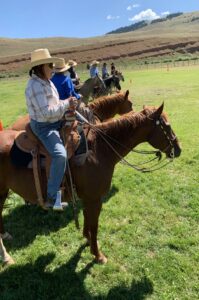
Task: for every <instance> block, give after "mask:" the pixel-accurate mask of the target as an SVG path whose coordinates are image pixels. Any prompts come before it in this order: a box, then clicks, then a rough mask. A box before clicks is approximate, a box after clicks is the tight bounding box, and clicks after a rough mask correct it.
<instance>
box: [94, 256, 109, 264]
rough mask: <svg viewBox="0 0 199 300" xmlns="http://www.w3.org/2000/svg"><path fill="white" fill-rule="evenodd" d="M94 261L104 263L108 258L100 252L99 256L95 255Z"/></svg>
mask: <svg viewBox="0 0 199 300" xmlns="http://www.w3.org/2000/svg"><path fill="white" fill-rule="evenodd" d="M96 261H97V263H98V264H103V265H104V264H106V263H107V262H108V259H107V258H106V256H104V255H103V254H101V255H100V256H99V257H96Z"/></svg>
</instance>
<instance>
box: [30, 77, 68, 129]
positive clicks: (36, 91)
mask: <svg viewBox="0 0 199 300" xmlns="http://www.w3.org/2000/svg"><path fill="white" fill-rule="evenodd" d="M25 95H26V104H27V108H28V113H29V115H30V118H31V119H33V120H35V121H37V122H49V123H53V122H56V121H58V120H60V119H61V118H62V116H63V115H64V112H65V111H66V110H67V109H68V108H69V102H68V100H59V95H58V92H57V89H56V87H55V86H54V84H53V83H52V82H51V81H50V80H48V81H46V80H43V79H41V78H39V77H38V76H36V75H35V74H33V75H32V77H31V79H30V80H29V81H28V84H27V87H26V91H25Z"/></svg>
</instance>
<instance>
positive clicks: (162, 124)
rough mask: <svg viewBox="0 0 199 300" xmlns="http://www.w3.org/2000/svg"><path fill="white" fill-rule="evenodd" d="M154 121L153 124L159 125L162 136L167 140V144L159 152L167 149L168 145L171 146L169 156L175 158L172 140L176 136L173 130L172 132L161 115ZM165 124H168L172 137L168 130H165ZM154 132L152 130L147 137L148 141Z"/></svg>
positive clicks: (175, 138) (174, 139)
mask: <svg viewBox="0 0 199 300" xmlns="http://www.w3.org/2000/svg"><path fill="white" fill-rule="evenodd" d="M149 119H150V118H149ZM150 120H151V119H150ZM154 122H155V126H159V127H160V129H161V130H162V132H163V133H164V136H165V138H166V140H167V141H168V146H166V147H165V148H164V149H163V150H162V151H161V152H166V151H167V150H168V149H169V147H170V148H171V152H170V158H171V159H174V158H175V155H174V141H176V140H177V136H176V135H175V134H174V132H172V129H171V128H170V124H168V123H166V122H165V120H164V118H163V117H162V116H160V117H159V118H157V119H156V120H154ZM167 126H169V129H170V131H171V134H172V135H173V137H171V136H170V135H171V134H168V132H167V130H166V127H167ZM154 134H155V133H154V131H153V132H152V134H151V135H150V136H149V137H148V141H149V142H150V139H151V138H152V137H153V135H154Z"/></svg>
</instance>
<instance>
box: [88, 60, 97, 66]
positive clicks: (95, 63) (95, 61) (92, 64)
mask: <svg viewBox="0 0 199 300" xmlns="http://www.w3.org/2000/svg"><path fill="white" fill-rule="evenodd" d="M98 64H99V61H97V60H93V61H92V63H91V64H90V65H91V66H94V65H98Z"/></svg>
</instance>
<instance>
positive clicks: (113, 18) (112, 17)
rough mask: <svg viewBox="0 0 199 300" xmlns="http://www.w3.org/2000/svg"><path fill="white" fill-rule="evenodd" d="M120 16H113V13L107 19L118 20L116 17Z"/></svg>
mask: <svg viewBox="0 0 199 300" xmlns="http://www.w3.org/2000/svg"><path fill="white" fill-rule="evenodd" d="M119 18H120V16H111V15H108V16H107V17H106V19H107V20H116V19H119Z"/></svg>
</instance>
